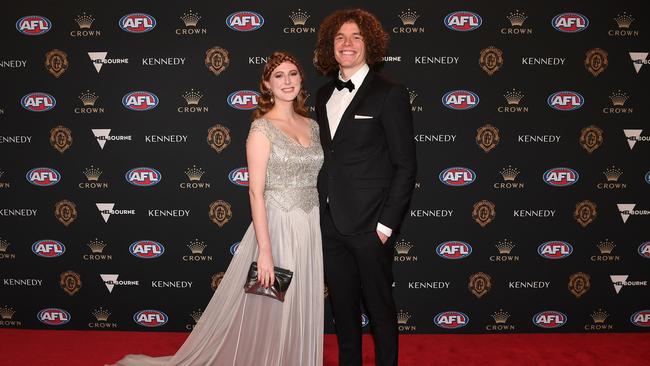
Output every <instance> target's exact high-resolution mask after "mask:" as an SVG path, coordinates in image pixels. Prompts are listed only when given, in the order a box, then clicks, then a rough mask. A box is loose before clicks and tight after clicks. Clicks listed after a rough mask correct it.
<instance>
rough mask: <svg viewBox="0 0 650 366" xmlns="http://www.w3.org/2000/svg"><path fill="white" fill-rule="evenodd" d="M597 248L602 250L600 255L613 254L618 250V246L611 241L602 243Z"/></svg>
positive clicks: (606, 240)
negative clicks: (615, 249)
mask: <svg viewBox="0 0 650 366" xmlns="http://www.w3.org/2000/svg"><path fill="white" fill-rule="evenodd" d="M596 246H597V247H598V250H600V254H612V251H613V250H614V248H616V244H614V243H613V242H611V241H610V240H609V239H605V240H604V241H601V242H600V243H598V244H597V245H596Z"/></svg>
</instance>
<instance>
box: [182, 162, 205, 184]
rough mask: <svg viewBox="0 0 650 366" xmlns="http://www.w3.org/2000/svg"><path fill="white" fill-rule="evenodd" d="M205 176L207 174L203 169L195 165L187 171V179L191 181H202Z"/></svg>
mask: <svg viewBox="0 0 650 366" xmlns="http://www.w3.org/2000/svg"><path fill="white" fill-rule="evenodd" d="M203 174H205V171H203V169H201V168H197V167H196V165H193V166H192V167H191V168H188V169H187V170H186V171H185V175H187V178H188V179H189V180H190V181H200V180H201V177H202V176H203Z"/></svg>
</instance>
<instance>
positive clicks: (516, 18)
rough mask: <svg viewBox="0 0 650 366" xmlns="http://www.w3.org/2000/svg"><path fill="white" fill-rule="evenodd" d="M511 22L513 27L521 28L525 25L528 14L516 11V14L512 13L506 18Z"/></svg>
mask: <svg viewBox="0 0 650 366" xmlns="http://www.w3.org/2000/svg"><path fill="white" fill-rule="evenodd" d="M506 18H508V20H509V21H510V25H511V26H513V27H521V26H522V25H524V22H525V21H526V19H528V17H527V16H526V13H524V12H520V11H519V10H515V11H514V12H511V13H510V14H508V16H507V17H506Z"/></svg>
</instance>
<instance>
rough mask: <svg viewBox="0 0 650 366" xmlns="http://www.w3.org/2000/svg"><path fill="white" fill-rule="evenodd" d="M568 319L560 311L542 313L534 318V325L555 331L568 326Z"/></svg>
mask: <svg viewBox="0 0 650 366" xmlns="http://www.w3.org/2000/svg"><path fill="white" fill-rule="evenodd" d="M566 322H567V317H566V315H564V314H563V313H560V312H559V311H552V310H547V311H542V312H540V313H537V314H535V315H534V316H533V324H535V325H536V326H538V327H540V328H546V329H553V328H559V327H561V326H563V325H564V324H566Z"/></svg>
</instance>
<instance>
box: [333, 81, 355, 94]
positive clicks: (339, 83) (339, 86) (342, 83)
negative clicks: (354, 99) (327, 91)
mask: <svg viewBox="0 0 650 366" xmlns="http://www.w3.org/2000/svg"><path fill="white" fill-rule="evenodd" d="M334 86H336V90H341V89H343V88H348V90H349V91H350V92H352V91H353V90H354V84H353V83H352V80H348V81H343V80H341V79H339V78H336V80H335V81H334Z"/></svg>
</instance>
